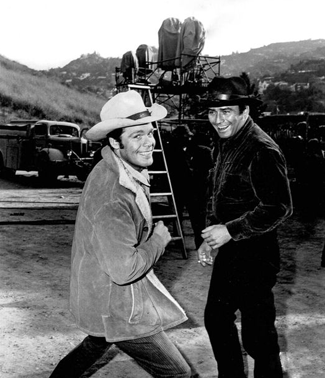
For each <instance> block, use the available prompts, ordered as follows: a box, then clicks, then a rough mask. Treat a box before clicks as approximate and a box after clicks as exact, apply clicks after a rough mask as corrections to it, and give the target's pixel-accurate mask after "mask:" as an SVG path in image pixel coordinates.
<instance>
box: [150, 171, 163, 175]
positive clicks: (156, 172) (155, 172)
mask: <svg viewBox="0 0 325 378" xmlns="http://www.w3.org/2000/svg"><path fill="white" fill-rule="evenodd" d="M148 173H149V175H157V174H162V173H167V171H148Z"/></svg>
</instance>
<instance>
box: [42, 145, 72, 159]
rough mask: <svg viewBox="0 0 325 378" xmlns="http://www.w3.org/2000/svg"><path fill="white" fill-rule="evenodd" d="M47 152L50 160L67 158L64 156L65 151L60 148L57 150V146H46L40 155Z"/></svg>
mask: <svg viewBox="0 0 325 378" xmlns="http://www.w3.org/2000/svg"><path fill="white" fill-rule="evenodd" d="M44 154H46V155H47V156H48V159H49V161H54V160H60V161H63V160H66V158H65V157H64V155H63V153H62V152H61V151H60V150H57V149H55V148H45V149H43V150H41V151H40V155H43V156H44Z"/></svg>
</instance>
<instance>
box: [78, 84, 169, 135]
mask: <svg viewBox="0 0 325 378" xmlns="http://www.w3.org/2000/svg"><path fill="white" fill-rule="evenodd" d="M166 115H167V110H166V109H165V108H164V107H163V106H161V105H158V104H153V105H152V106H151V107H149V108H147V107H146V106H145V105H144V102H143V100H142V97H141V95H140V94H139V93H138V92H137V91H134V90H131V91H127V92H121V93H118V94H117V95H115V96H114V97H112V98H111V99H110V100H108V101H107V102H106V104H105V105H104V106H103V108H102V110H101V112H100V119H101V120H102V121H101V122H99V123H97V124H96V125H95V126H93V127H92V128H91V129H89V130H88V131H87V133H86V135H85V136H86V138H87V139H89V140H92V141H98V140H101V139H104V138H105V137H106V135H107V134H108V133H109V132H111V131H112V130H115V129H120V128H122V127H129V126H137V125H143V124H146V123H151V122H154V121H158V120H160V119H162V118H165V117H166Z"/></svg>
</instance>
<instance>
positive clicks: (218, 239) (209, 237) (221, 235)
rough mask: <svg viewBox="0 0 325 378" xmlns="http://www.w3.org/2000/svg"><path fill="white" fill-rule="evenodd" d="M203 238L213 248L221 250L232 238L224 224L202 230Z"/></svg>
mask: <svg viewBox="0 0 325 378" xmlns="http://www.w3.org/2000/svg"><path fill="white" fill-rule="evenodd" d="M202 238H203V239H204V241H205V242H206V243H207V244H208V245H209V246H210V247H211V248H212V249H215V248H220V247H221V246H222V245H224V244H226V243H228V242H229V240H230V239H231V236H230V234H229V232H228V229H227V227H226V226H225V225H223V224H215V225H213V226H209V227H207V228H205V229H204V230H202Z"/></svg>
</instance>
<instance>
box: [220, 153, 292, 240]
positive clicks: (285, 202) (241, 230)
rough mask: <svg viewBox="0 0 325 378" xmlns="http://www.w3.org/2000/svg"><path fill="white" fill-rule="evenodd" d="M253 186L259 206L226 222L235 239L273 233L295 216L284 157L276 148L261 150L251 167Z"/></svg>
mask: <svg viewBox="0 0 325 378" xmlns="http://www.w3.org/2000/svg"><path fill="white" fill-rule="evenodd" d="M250 172H251V183H252V187H253V190H254V192H255V196H256V198H257V200H258V204H257V206H256V207H255V208H254V209H253V210H252V211H248V212H246V213H245V214H243V215H242V216H241V217H240V218H237V219H234V220H232V221H229V222H227V223H226V226H227V229H228V231H229V233H230V235H231V236H232V238H233V239H234V240H240V239H246V238H249V237H252V236H257V235H261V234H263V233H265V232H268V231H271V230H273V229H274V228H275V227H277V226H278V225H279V224H280V223H281V222H283V221H284V220H285V219H286V218H287V217H289V216H290V215H291V214H292V198H291V192H290V185H289V180H288V177H287V167H286V162H285V159H284V156H283V154H282V153H281V152H280V151H279V150H276V149H274V148H265V149H262V150H260V151H259V152H258V153H257V154H256V156H255V157H254V159H253V161H252V163H251V166H250Z"/></svg>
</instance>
